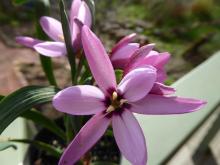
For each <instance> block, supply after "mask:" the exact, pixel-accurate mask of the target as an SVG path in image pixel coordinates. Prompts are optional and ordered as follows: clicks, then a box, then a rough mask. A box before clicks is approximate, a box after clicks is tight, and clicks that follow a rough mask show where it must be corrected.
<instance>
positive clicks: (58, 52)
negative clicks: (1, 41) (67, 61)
mask: <svg viewBox="0 0 220 165" xmlns="http://www.w3.org/2000/svg"><path fill="white" fill-rule="evenodd" d="M76 18H77V19H79V20H80V21H81V22H82V23H83V24H85V25H87V26H89V27H90V26H91V24H92V16H91V12H90V9H89V7H88V6H87V4H86V2H84V1H82V0H74V1H73V3H72V6H71V10H70V31H71V35H72V36H71V37H72V44H73V47H74V50H76V51H77V50H78V49H79V48H80V47H81V38H80V36H81V35H80V31H81V30H80V27H79V26H78V24H77V22H75V19H76ZM40 25H41V27H42V29H43V30H44V32H45V33H46V34H47V35H48V36H49V37H50V38H51V39H52V40H53V41H41V40H38V39H34V38H31V37H24V36H19V37H16V41H17V42H18V43H20V44H22V45H25V46H27V47H30V48H33V49H35V50H36V51H37V52H38V53H40V54H42V55H45V56H49V57H59V56H63V55H66V46H65V43H64V37H63V30H62V25H61V23H60V22H59V21H58V20H56V19H54V18H51V17H47V16H43V17H41V18H40Z"/></svg>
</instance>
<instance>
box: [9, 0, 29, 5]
mask: <svg viewBox="0 0 220 165" xmlns="http://www.w3.org/2000/svg"><path fill="white" fill-rule="evenodd" d="M26 2H28V0H13V1H12V3H13V4H15V5H22V4H24V3H26Z"/></svg>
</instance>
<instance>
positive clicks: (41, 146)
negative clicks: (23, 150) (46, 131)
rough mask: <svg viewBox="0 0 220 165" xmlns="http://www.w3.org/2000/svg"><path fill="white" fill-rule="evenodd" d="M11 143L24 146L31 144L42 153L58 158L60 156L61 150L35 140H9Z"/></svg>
mask: <svg viewBox="0 0 220 165" xmlns="http://www.w3.org/2000/svg"><path fill="white" fill-rule="evenodd" d="M9 141H11V142H17V143H26V144H32V145H34V146H35V147H36V148H38V149H39V150H42V151H46V152H47V153H48V154H50V155H52V156H54V157H56V158H60V156H61V154H62V150H61V149H60V148H58V147H57V148H56V147H54V146H52V145H50V144H47V143H44V142H42V141H37V140H29V139H11V140H9Z"/></svg>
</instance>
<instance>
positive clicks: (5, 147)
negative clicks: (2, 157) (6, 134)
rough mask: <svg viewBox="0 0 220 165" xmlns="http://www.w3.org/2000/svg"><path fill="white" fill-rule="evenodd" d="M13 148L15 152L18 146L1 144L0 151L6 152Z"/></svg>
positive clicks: (6, 143) (8, 143)
mask: <svg viewBox="0 0 220 165" xmlns="http://www.w3.org/2000/svg"><path fill="white" fill-rule="evenodd" d="M11 147H12V148H13V149H15V150H16V149H17V146H16V145H14V144H12V143H10V142H0V151H3V150H6V149H8V148H11Z"/></svg>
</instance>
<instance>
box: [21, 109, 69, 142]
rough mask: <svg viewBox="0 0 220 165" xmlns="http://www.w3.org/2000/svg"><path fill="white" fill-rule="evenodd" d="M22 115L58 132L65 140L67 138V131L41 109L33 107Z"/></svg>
mask: <svg viewBox="0 0 220 165" xmlns="http://www.w3.org/2000/svg"><path fill="white" fill-rule="evenodd" d="M21 117H24V118H25V119H29V120H31V121H33V122H34V123H37V124H39V125H41V126H43V127H44V128H46V129H48V130H50V131H51V132H53V133H54V134H56V135H57V136H59V137H61V138H62V139H63V140H66V134H65V132H64V131H63V130H62V129H61V128H60V127H59V126H58V125H57V124H56V123H55V122H54V121H52V120H50V119H49V118H48V117H46V116H44V115H43V114H42V113H40V112H39V111H37V110H33V109H32V110H30V111H26V112H25V113H23V114H21Z"/></svg>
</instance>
